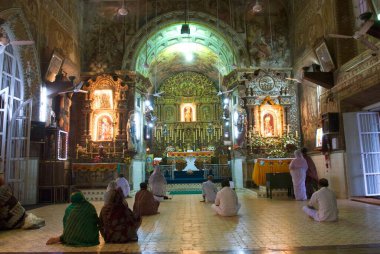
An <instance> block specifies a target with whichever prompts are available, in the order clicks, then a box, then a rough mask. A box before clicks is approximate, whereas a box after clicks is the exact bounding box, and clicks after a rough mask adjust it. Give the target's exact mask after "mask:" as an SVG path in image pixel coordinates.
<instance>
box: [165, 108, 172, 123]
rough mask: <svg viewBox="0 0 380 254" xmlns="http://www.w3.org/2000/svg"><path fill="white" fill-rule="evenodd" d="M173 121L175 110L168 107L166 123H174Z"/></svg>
mask: <svg viewBox="0 0 380 254" xmlns="http://www.w3.org/2000/svg"><path fill="white" fill-rule="evenodd" d="M172 120H173V108H171V107H168V108H166V121H172Z"/></svg>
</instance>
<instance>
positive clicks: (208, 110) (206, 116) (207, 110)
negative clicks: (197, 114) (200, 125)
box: [203, 106, 210, 121]
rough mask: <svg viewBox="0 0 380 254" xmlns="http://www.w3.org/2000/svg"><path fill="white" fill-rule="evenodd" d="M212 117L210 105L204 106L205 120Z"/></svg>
mask: <svg viewBox="0 0 380 254" xmlns="http://www.w3.org/2000/svg"><path fill="white" fill-rule="evenodd" d="M209 119H210V107H208V106H207V107H204V108H203V120H205V121H206V120H209Z"/></svg>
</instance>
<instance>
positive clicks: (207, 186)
mask: <svg viewBox="0 0 380 254" xmlns="http://www.w3.org/2000/svg"><path fill="white" fill-rule="evenodd" d="M217 192H218V189H217V188H216V186H215V184H214V183H213V182H211V181H210V180H208V181H207V182H204V183H202V194H203V196H204V197H205V198H206V201H207V202H212V203H214V201H215V198H216V193H217Z"/></svg>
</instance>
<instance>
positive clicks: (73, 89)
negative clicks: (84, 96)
mask: <svg viewBox="0 0 380 254" xmlns="http://www.w3.org/2000/svg"><path fill="white" fill-rule="evenodd" d="M83 84H84V82H83V81H81V82H80V83H79V84H76V85H74V86H73V87H71V88H69V89H67V90H65V91H62V92H59V93H58V94H66V93H88V91H85V90H82V89H81V88H82V86H83Z"/></svg>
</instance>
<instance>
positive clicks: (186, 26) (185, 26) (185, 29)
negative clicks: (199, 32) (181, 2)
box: [181, 0, 190, 34]
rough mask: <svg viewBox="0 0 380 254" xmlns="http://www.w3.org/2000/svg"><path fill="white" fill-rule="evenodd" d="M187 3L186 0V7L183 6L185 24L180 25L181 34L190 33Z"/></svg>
mask: <svg viewBox="0 0 380 254" xmlns="http://www.w3.org/2000/svg"><path fill="white" fill-rule="evenodd" d="M187 5H188V2H187V0H186V8H185V24H182V27H181V34H190V26H189V24H187V15H188V14H187Z"/></svg>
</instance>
